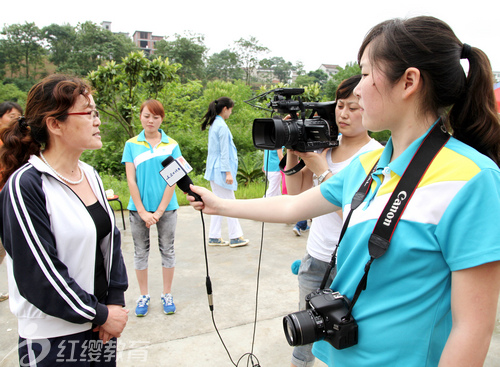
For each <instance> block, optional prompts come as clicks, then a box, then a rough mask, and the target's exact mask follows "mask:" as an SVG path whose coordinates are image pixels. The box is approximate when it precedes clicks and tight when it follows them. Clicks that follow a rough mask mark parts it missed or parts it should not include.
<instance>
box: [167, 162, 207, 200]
mask: <svg viewBox="0 0 500 367" xmlns="http://www.w3.org/2000/svg"><path fill="white" fill-rule="evenodd" d="M161 165H162V166H163V167H164V168H163V169H162V170H161V171H160V174H161V175H162V177H163V178H164V179H165V181H167V184H168V186H173V185H175V184H177V186H178V187H179V188H180V189H181V190H182V191H183V192H184V193H186V194H189V195H191V196H193V197H194V198H195V201H201V202H203V200H202V199H201V197H200V195H198V194H196V193H194V192H193V191H191V188H190V187H189V186H190V185H192V184H193V181H192V180H191V178H189V176H188V172H190V171H191V170H192V169H191V166H189V164H188V163H187V162H186V160H185V159H184V158H183V157H180V158H179V160H177V159H175V158H174V157H172V156H168V157H167V158H165V159H164V160H163V162H161ZM184 167H186V168H184Z"/></svg>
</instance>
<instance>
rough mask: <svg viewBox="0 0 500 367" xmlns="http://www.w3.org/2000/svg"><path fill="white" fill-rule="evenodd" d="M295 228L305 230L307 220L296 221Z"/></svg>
mask: <svg viewBox="0 0 500 367" xmlns="http://www.w3.org/2000/svg"><path fill="white" fill-rule="evenodd" d="M295 226H296V227H297V228H298V229H300V230H301V231H305V230H306V229H307V220H301V221H298V222H297V224H296V225H295Z"/></svg>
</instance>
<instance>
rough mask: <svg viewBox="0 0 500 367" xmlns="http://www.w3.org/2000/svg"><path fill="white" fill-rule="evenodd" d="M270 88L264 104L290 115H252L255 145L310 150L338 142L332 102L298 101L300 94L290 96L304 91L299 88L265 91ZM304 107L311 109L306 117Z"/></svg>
mask: <svg viewBox="0 0 500 367" xmlns="http://www.w3.org/2000/svg"><path fill="white" fill-rule="evenodd" d="M272 92H274V97H273V99H272V100H271V101H270V102H269V103H268V105H267V106H268V107H271V108H272V111H273V112H277V113H279V114H281V115H289V116H290V119H289V120H283V119H282V118H281V117H276V116H275V117H272V118H260V119H255V120H254V121H253V128H252V136H253V144H254V146H255V147H256V148H258V149H267V150H276V149H281V148H282V147H283V146H285V147H287V148H291V149H294V150H297V151H299V152H312V151H315V150H318V149H322V148H331V147H335V146H337V145H338V144H339V142H338V127H337V124H336V123H335V106H336V102H302V101H301V99H300V97H298V100H293V99H292V98H291V97H292V96H294V95H299V94H302V93H304V89H303V88H278V89H273V90H272V91H269V92H267V93H265V94H268V93H272ZM261 96H262V95H260V96H258V97H261ZM256 98H257V97H256ZM306 110H310V111H311V112H310V114H309V117H308V118H306Z"/></svg>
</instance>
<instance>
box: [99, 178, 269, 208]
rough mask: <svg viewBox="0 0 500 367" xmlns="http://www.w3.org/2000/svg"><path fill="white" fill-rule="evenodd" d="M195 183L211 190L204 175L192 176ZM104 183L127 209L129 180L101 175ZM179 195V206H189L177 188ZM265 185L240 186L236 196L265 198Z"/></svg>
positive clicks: (118, 206)
mask: <svg viewBox="0 0 500 367" xmlns="http://www.w3.org/2000/svg"><path fill="white" fill-rule="evenodd" d="M190 177H191V179H192V180H193V183H194V184H195V185H197V186H203V187H206V188H208V189H210V183H209V182H208V181H207V180H205V179H204V178H203V175H197V176H194V175H193V176H191V175H190ZM101 178H102V182H103V183H104V189H105V190H108V189H112V190H113V191H114V192H115V195H118V196H119V197H120V201H121V202H122V204H123V208H124V209H126V208H127V206H128V201H129V199H130V192H129V191H128V185H127V180H126V179H125V178H123V179H120V178H118V177H115V176H109V175H101ZM175 192H176V194H177V201H178V202H179V205H181V206H183V205H189V202H188V200H187V199H186V195H185V194H184V193H183V192H182V191H181V190H180V189H179V188H178V187H176V188H175ZM264 193H265V191H264V183H263V182H251V183H250V184H248V185H238V190H236V193H235V196H236V198H237V199H255V198H261V197H263V196H264ZM110 205H111V207H112V208H113V210H119V209H120V204H119V203H118V202H116V201H113V202H111V203H110Z"/></svg>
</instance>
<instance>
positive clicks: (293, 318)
mask: <svg viewBox="0 0 500 367" xmlns="http://www.w3.org/2000/svg"><path fill="white" fill-rule="evenodd" d="M283 330H284V332H285V336H286V340H287V341H288V344H290V346H292V347H295V346H297V345H306V344H310V343H314V342H315V341H318V340H321V339H323V334H324V323H323V319H322V318H321V316H315V315H314V313H313V311H312V310H304V311H299V312H294V313H291V314H290V315H288V316H285V317H284V318H283Z"/></svg>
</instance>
